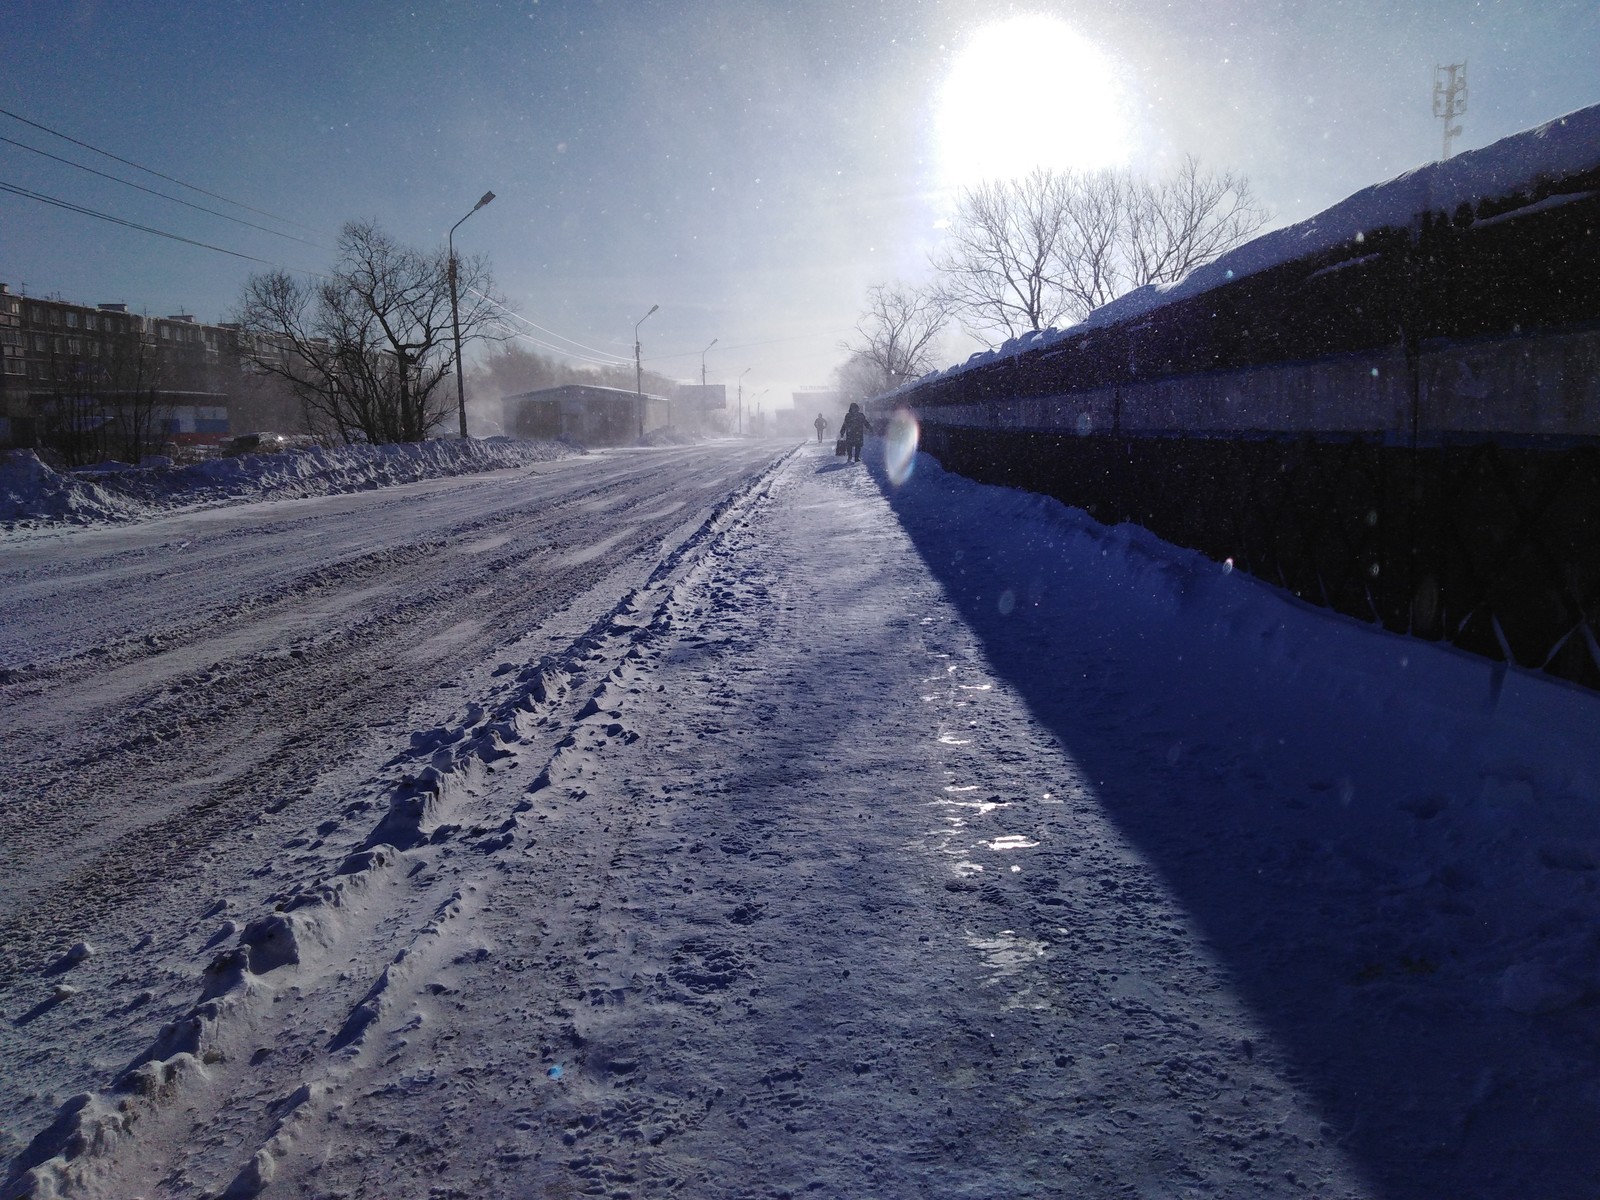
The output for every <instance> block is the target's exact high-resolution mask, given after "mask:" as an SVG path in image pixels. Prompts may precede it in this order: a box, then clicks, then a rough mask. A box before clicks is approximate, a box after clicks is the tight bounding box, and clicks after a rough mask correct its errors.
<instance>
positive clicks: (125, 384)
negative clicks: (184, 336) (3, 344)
mask: <svg viewBox="0 0 1600 1200" xmlns="http://www.w3.org/2000/svg"><path fill="white" fill-rule="evenodd" d="M74 343H76V347H74ZM85 350H87V351H88V353H87V354H85V353H84V351H85ZM162 368H163V364H162V362H161V357H160V354H159V353H158V350H157V346H156V343H155V339H154V337H153V336H152V334H151V333H150V330H149V326H148V322H147V321H141V320H138V319H137V318H136V319H135V320H134V321H133V322H132V324H131V327H130V328H129V329H128V330H126V331H125V332H122V333H119V334H116V335H114V336H111V337H105V338H95V339H88V338H81V339H80V338H78V337H73V336H70V335H69V336H53V337H52V339H51V357H50V365H49V368H48V370H49V377H50V380H51V389H50V399H49V401H48V403H47V405H46V406H45V409H44V411H43V417H44V432H43V440H44V442H45V444H46V445H47V446H49V447H50V449H51V450H53V451H54V452H55V453H56V454H57V455H59V456H60V458H61V460H62V461H63V462H64V463H66V464H68V465H69V466H83V465H85V464H87V463H94V462H101V461H104V460H105V459H108V458H115V459H121V460H122V461H124V462H130V463H137V462H139V461H140V460H141V459H143V458H144V457H145V456H146V455H148V454H150V453H151V452H152V451H154V450H155V449H156V447H157V446H159V445H160V444H161V443H162V442H163V441H164V440H165V439H164V438H163V437H162V436H161V435H162V433H163V426H164V424H165V422H166V419H167V417H168V416H170V412H171V410H170V405H169V404H168V403H167V397H166V393H165V392H164V390H163V389H164V378H163V377H164V374H165V372H164V371H163V369H162Z"/></svg>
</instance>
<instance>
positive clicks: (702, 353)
mask: <svg viewBox="0 0 1600 1200" xmlns="http://www.w3.org/2000/svg"><path fill="white" fill-rule="evenodd" d="M716 344H717V339H716V338H712V339H711V346H715V345H716ZM711 346H707V347H706V348H705V349H704V350H702V351H700V390H701V391H702V392H704V391H705V387H706V355H707V354H709V353H710V351H711ZM724 403H726V401H724Z"/></svg>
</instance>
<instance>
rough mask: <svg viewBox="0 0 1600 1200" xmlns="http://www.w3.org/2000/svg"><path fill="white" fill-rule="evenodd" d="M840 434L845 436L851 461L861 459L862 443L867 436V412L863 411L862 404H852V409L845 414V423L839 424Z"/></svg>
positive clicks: (846, 447)
mask: <svg viewBox="0 0 1600 1200" xmlns="http://www.w3.org/2000/svg"><path fill="white" fill-rule="evenodd" d="M839 436H840V437H842V438H844V448H845V452H846V453H847V454H848V455H849V456H850V461H851V462H860V461H861V443H862V442H863V441H864V440H866V436H867V414H866V413H864V412H862V411H861V405H859V404H852V405H851V406H850V411H849V412H847V413H845V415H844V424H842V425H840V426H839Z"/></svg>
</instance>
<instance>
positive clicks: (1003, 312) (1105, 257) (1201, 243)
mask: <svg viewBox="0 0 1600 1200" xmlns="http://www.w3.org/2000/svg"><path fill="white" fill-rule="evenodd" d="M1267 219H1268V217H1267V212H1266V210H1265V209H1264V208H1262V207H1261V205H1260V204H1258V203H1257V202H1256V200H1255V197H1254V196H1253V195H1252V194H1251V192H1250V185H1249V182H1248V181H1247V180H1246V179H1245V178H1244V177H1243V176H1236V175H1234V174H1232V173H1231V172H1222V173H1220V174H1219V173H1217V172H1209V171H1204V170H1202V169H1201V166H1200V163H1199V160H1198V159H1196V158H1194V157H1193V156H1190V157H1188V158H1186V159H1185V160H1184V161H1183V164H1182V165H1181V166H1180V167H1179V168H1178V170H1177V171H1176V172H1174V174H1173V175H1172V176H1171V177H1170V178H1168V179H1165V180H1162V181H1159V182H1150V181H1148V180H1142V179H1137V178H1135V177H1134V176H1133V175H1131V174H1129V173H1127V172H1115V171H1101V172H1097V173H1093V174H1084V173H1079V172H1073V171H1046V170H1036V171H1034V172H1033V173H1032V174H1031V175H1029V176H1027V177H1026V178H1024V179H1016V180H1009V181H1004V182H991V183H984V184H981V185H979V186H978V187H976V188H972V189H970V190H968V191H966V192H963V193H962V195H961V197H960V199H959V200H958V202H957V207H956V215H955V218H954V220H953V221H952V223H951V227H950V235H949V240H948V242H947V244H946V245H945V247H944V248H943V249H942V250H941V251H940V252H939V254H937V255H936V256H935V259H934V265H935V267H936V268H937V269H938V270H939V272H940V276H941V286H942V288H943V291H944V294H945V295H946V297H947V298H948V300H949V302H950V304H951V308H952V311H953V312H954V313H955V315H956V316H957V317H958V319H959V320H960V321H961V324H962V326H963V327H964V328H965V329H967V331H968V332H969V333H972V334H974V335H975V336H978V337H987V336H988V335H991V334H1004V335H1005V336H1006V337H1016V336H1017V335H1018V334H1022V333H1026V332H1028V331H1029V330H1034V329H1044V328H1047V327H1049V326H1051V325H1054V324H1056V323H1058V322H1060V321H1062V320H1063V319H1070V320H1082V319H1083V318H1084V317H1085V316H1087V315H1088V314H1089V313H1090V312H1092V311H1093V310H1094V309H1096V308H1099V307H1100V306H1101V305H1103V304H1106V303H1108V302H1109V301H1111V300H1115V299H1116V298H1117V297H1118V296H1120V295H1122V294H1124V293H1125V292H1129V291H1131V290H1133V289H1134V288H1136V287H1142V286H1144V285H1145V284H1148V283H1168V282H1172V281H1173V280H1176V279H1179V278H1181V277H1182V276H1183V275H1185V274H1187V273H1188V272H1189V271H1191V270H1193V269H1194V268H1195V267H1198V266H1201V265H1203V264H1204V263H1207V262H1210V261H1211V260H1212V259H1214V258H1216V257H1218V256H1219V255H1221V254H1223V253H1226V252H1227V251H1228V250H1231V249H1232V248H1233V247H1235V246H1237V245H1239V244H1240V243H1242V242H1244V241H1246V240H1247V239H1248V238H1250V237H1251V235H1253V234H1254V233H1256V232H1257V231H1258V230H1259V229H1260V228H1261V227H1262V226H1263V225H1265V224H1266V222H1267Z"/></svg>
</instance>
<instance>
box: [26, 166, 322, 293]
mask: <svg viewBox="0 0 1600 1200" xmlns="http://www.w3.org/2000/svg"><path fill="white" fill-rule="evenodd" d="M0 191H5V192H10V193H11V194H12V195H14V196H22V197H25V198H26V199H29V200H37V201H39V202H40V203H41V204H51V205H54V206H55V207H56V208H64V209H66V210H67V211H68V212H75V213H82V214H83V215H84V216H86V217H97V218H99V219H100V220H102V221H110V222H111V223H112V224H113V225H123V226H126V227H127V228H129V229H137V230H139V231H140V232H142V233H153V234H155V235H156V236H157V237H164V238H167V239H169V240H171V241H174V242H183V243H184V244H185V245H189V246H199V247H200V248H201V249H202V250H215V251H216V252H217V253H218V254H228V255H232V256H233V257H234V258H243V259H248V260H249V261H250V262H253V263H260V264H261V265H262V266H264V267H272V266H277V264H276V263H271V262H268V261H267V260H266V259H264V258H257V257H256V256H255V255H253V254H243V253H241V252H239V251H238V250H229V249H227V248H226V247H225V246H213V245H212V244H211V243H210V242H197V241H195V239H194V238H186V237H182V236H180V235H178V234H176V233H168V232H167V231H166V230H164V229H155V228H153V227H151V226H149V225H141V224H139V223H138V222H137V221H129V220H127V219H126V218H123V217H117V216H113V215H112V214H110V213H103V212H100V211H99V210H98V209H93V208H85V207H84V206H83V205H81V204H74V203H72V201H70V200H62V199H59V198H58V197H56V196H46V195H45V194H44V193H42V192H33V191H29V190H28V189H27V188H23V187H17V186H16V185H15V184H11V183H6V182H5V181H4V180H0ZM310 273H311V274H315V272H310Z"/></svg>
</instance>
